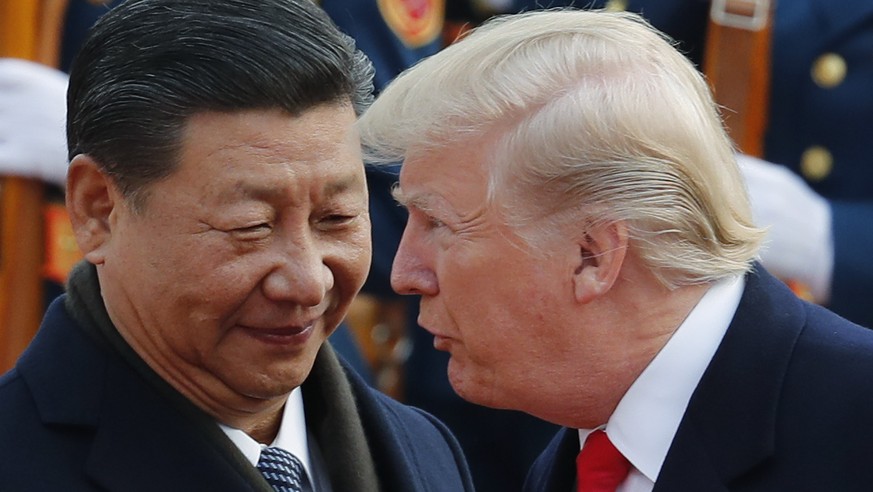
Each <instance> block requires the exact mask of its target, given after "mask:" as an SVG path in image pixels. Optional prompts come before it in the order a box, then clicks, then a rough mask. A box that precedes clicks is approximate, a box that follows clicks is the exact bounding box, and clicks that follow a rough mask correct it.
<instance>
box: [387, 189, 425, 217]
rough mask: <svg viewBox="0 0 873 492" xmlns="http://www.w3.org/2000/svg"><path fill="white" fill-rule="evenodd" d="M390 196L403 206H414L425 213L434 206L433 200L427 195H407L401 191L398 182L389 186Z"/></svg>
mask: <svg viewBox="0 0 873 492" xmlns="http://www.w3.org/2000/svg"><path fill="white" fill-rule="evenodd" d="M391 196H392V197H394V199H395V200H397V203H399V204H400V205H402V206H403V207H405V208H414V209H416V210H421V211H422V212H425V213H431V212H433V210H434V208H435V207H434V204H433V200H432V199H430V198H429V196H428V195H424V194H413V195H412V196H409V195H407V194H406V193H404V192H403V189H402V188H400V184H399V183H398V184H395V185H394V186H393V187H392V188H391Z"/></svg>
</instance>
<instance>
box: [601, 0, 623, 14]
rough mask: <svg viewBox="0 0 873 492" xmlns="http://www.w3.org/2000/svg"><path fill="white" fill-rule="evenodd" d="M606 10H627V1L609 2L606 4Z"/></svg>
mask: <svg viewBox="0 0 873 492" xmlns="http://www.w3.org/2000/svg"><path fill="white" fill-rule="evenodd" d="M606 10H608V11H610V12H622V11H625V10H627V0H609V1H608V2H606Z"/></svg>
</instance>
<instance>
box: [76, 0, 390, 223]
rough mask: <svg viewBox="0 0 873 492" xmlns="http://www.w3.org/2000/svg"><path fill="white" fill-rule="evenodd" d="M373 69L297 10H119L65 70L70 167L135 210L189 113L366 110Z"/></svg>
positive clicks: (218, 6)
mask: <svg viewBox="0 0 873 492" xmlns="http://www.w3.org/2000/svg"><path fill="white" fill-rule="evenodd" d="M372 80H373V69H372V66H371V64H370V62H369V60H367V58H366V57H365V56H364V55H363V54H362V53H361V52H360V51H357V50H356V49H355V46H354V41H353V40H352V39H351V38H349V37H348V36H346V35H344V34H342V33H341V32H340V31H339V30H338V29H337V28H336V27H335V26H334V25H333V23H332V22H331V21H330V19H329V18H328V17H327V15H326V14H325V13H324V12H323V11H322V10H321V9H320V8H319V7H317V6H316V5H315V4H314V3H313V2H311V1H308V0H222V1H220V2H219V1H212V0H128V1H126V2H123V3H121V4H120V5H119V6H118V7H116V8H114V9H112V10H110V11H108V12H107V13H106V14H105V15H104V16H103V17H101V19H100V20H98V22H97V23H96V24H95V26H94V27H93V28H92V30H91V31H90V32H89V35H88V37H87V39H86V41H85V43H84V44H83V46H82V49H81V51H80V52H79V53H78V55H77V57H76V59H75V60H74V62H73V65H72V68H71V70H70V85H69V91H68V103H67V104H68V108H67V109H68V111H67V114H68V118H67V140H68V150H69V158H70V159H72V158H73V157H75V156H76V155H78V154H88V155H90V156H91V157H93V158H94V159H95V160H96V161H97V162H98V163H99V165H100V166H102V169H103V171H104V172H106V173H107V174H108V175H110V176H111V177H112V178H113V180H114V181H115V183H116V184H117V185H118V187H119V189H120V190H121V192H122V194H123V195H124V196H125V198H126V199H128V200H129V201H131V203H132V204H133V205H134V208H135V209H141V208H142V206H143V205H144V202H145V197H146V196H147V186H148V185H149V184H150V183H152V182H154V181H156V180H160V179H162V178H164V177H167V176H169V175H170V174H172V173H173V171H174V170H175V169H176V166H177V165H178V164H179V163H178V153H179V149H180V146H181V143H182V142H181V139H182V134H183V129H184V126H185V124H186V123H187V121H188V120H189V118H190V117H191V116H192V115H194V114H196V113H199V112H204V111H221V112H233V111H242V110H249V109H273V108H280V109H282V110H284V111H286V112H288V113H289V114H291V115H297V114H300V113H302V112H305V111H306V110H308V109H311V108H313V107H315V106H318V105H322V104H350V105H352V106H353V107H354V108H355V110H356V112H357V113H358V114H360V113H362V112H363V110H364V109H365V108H366V107H367V106H368V105H369V104H370V102H371V101H372V91H373V85H372Z"/></svg>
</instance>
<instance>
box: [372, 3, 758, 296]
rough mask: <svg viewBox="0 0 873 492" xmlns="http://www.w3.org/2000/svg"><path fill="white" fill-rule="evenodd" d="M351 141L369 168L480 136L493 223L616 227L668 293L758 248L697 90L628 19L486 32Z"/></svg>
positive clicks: (738, 185) (597, 18)
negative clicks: (621, 224) (498, 219)
mask: <svg viewBox="0 0 873 492" xmlns="http://www.w3.org/2000/svg"><path fill="white" fill-rule="evenodd" d="M359 127H360V130H361V135H362V141H363V144H364V147H365V152H366V155H367V159H368V160H369V161H371V162H390V161H396V160H402V159H404V158H406V157H408V156H411V155H416V154H420V153H429V152H434V151H438V150H439V149H440V148H445V147H447V146H449V145H463V144H464V143H465V142H468V141H470V140H471V139H473V138H480V139H481V138H484V137H486V136H490V138H489V140H488V141H489V142H492V143H491V147H490V148H489V151H490V152H489V159H488V161H489V162H488V165H489V167H490V180H489V196H488V200H489V202H490V203H491V204H492V205H494V206H498V207H500V209H501V210H502V212H503V213H504V216H505V217H506V218H507V221H508V223H510V224H511V225H514V226H518V227H520V228H521V227H523V226H529V225H531V224H537V223H538V224H541V225H539V226H537V229H538V230H543V229H544V228H546V229H547V228H549V227H550V226H551V225H553V224H555V223H556V222H561V223H567V222H568V221H570V223H573V222H575V223H578V224H579V226H580V227H589V226H591V225H592V223H596V222H609V221H625V222H626V223H627V224H628V227H629V230H630V236H629V237H630V243H631V245H632V246H633V247H635V248H637V250H638V251H639V252H640V256H641V258H643V260H644V261H645V262H646V263H647V264H648V265H649V266H650V268H651V270H652V271H653V272H654V273H655V274H656V275H658V277H659V278H660V279H661V280H662V281H663V282H664V283H665V285H668V286H671V287H674V286H677V285H686V284H693V283H701V282H708V281H712V280H716V279H719V278H722V277H725V276H728V275H735V274H741V273H743V272H745V271H747V270H748V269H749V267H750V265H751V262H752V261H753V260H754V257H755V255H756V252H757V249H758V246H759V243H760V241H761V238H762V235H763V232H762V231H761V230H760V229H758V228H756V227H755V226H754V225H753V222H752V218H751V211H750V207H749V204H748V199H747V196H746V191H745V188H744V185H743V182H742V179H741V175H740V173H739V170H738V168H737V165H736V161H735V157H734V152H733V148H732V145H731V142H730V140H729V138H728V137H727V135H726V133H725V131H724V128H723V126H722V122H721V119H720V117H719V114H718V110H717V107H716V105H715V103H714V102H713V100H712V96H711V94H710V92H709V88H708V86H707V85H706V82H705V81H704V80H703V78H702V76H701V75H700V73H699V72H698V71H697V70H696V69H695V68H694V66H693V65H692V64H691V63H690V62H689V61H688V60H687V59H686V58H685V57H684V56H683V55H682V54H681V53H679V52H678V51H677V50H676V49H675V48H674V47H673V45H672V44H671V42H670V41H669V40H668V39H667V38H666V37H664V36H663V35H662V34H661V33H659V32H658V31H656V30H655V29H654V28H652V27H651V26H650V25H649V24H648V23H647V22H645V21H644V20H643V19H642V18H641V17H639V16H638V15H635V14H631V13H626V12H604V11H584V10H571V9H562V10H546V11H537V12H529V13H524V14H517V15H510V16H504V17H499V18H495V19H493V20H491V21H489V22H487V23H485V24H484V25H482V26H481V27H479V28H477V29H476V30H474V31H473V32H472V33H471V34H470V35H468V36H467V37H465V38H463V39H462V40H460V41H459V42H457V43H455V44H454V45H452V46H449V47H448V48H446V49H445V50H443V51H441V52H440V53H438V54H436V55H434V56H432V57H430V58H428V59H426V60H424V61H423V62H421V63H420V64H418V65H417V66H415V67H413V68H411V69H409V70H407V71H406V72H404V73H403V74H401V75H400V76H399V77H398V78H397V79H396V80H395V81H394V82H393V83H392V84H390V85H389V86H388V88H387V89H386V90H385V91H384V92H383V93H382V95H381V96H380V97H379V98H378V99H377V101H376V102H375V104H374V105H373V106H372V107H371V108H370V109H369V110H368V111H367V112H366V113H365V114H364V115H363V117H362V118H361V120H360V122H359ZM445 165H446V166H449V165H451V163H448V162H447V163H445ZM552 229H554V228H552ZM528 239H529V240H534V241H535V240H536V238H528Z"/></svg>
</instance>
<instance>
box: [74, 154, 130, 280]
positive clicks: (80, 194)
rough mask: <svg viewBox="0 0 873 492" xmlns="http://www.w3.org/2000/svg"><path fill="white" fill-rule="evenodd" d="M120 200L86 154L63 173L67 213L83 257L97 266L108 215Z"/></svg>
mask: <svg viewBox="0 0 873 492" xmlns="http://www.w3.org/2000/svg"><path fill="white" fill-rule="evenodd" d="M119 200H120V196H119V193H118V192H117V190H116V188H115V185H114V184H113V182H112V179H111V178H110V177H109V176H107V175H106V174H105V173H104V172H103V171H102V170H101V169H100V166H98V165H97V162H96V161H95V160H94V159H93V158H92V157H91V156H88V155H85V154H79V155H77V156H76V157H74V158H73V160H72V162H70V167H69V169H68V170H67V192H66V203H67V212H68V213H69V215H70V222H71V223H72V225H73V232H74V233H75V235H76V242H77V243H78V244H79V248H80V249H81V250H82V252H83V253H84V254H85V258H86V259H87V260H88V261H89V262H91V263H93V264H95V265H100V264H102V263H103V261H104V254H105V248H106V247H107V245H108V243H109V239H110V237H111V235H112V218H113V217H112V216H113V211H114V210H115V207H116V206H117V205H118V203H119Z"/></svg>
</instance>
